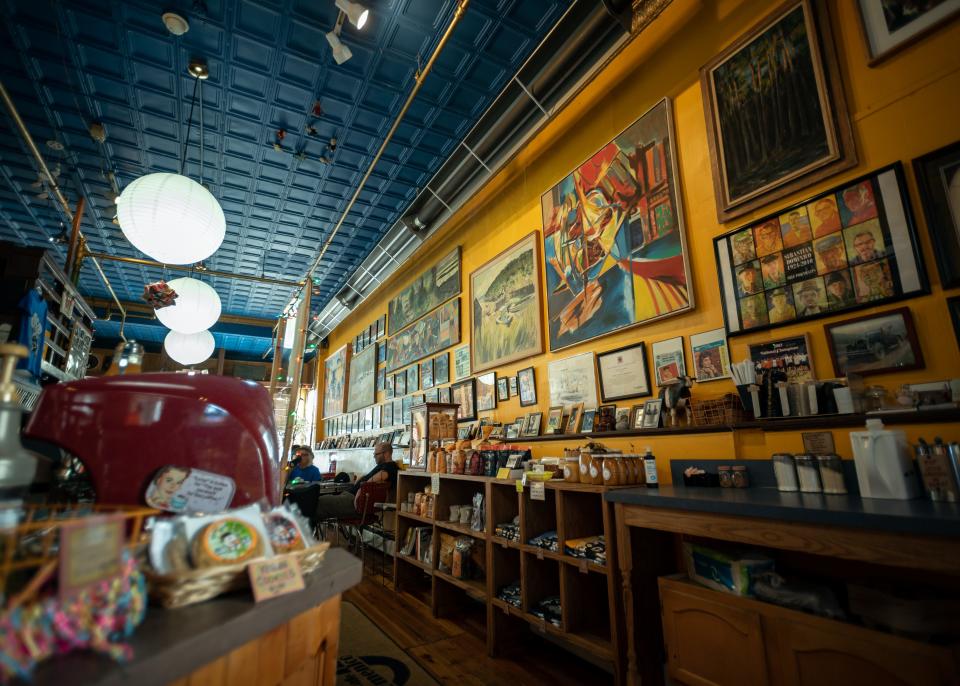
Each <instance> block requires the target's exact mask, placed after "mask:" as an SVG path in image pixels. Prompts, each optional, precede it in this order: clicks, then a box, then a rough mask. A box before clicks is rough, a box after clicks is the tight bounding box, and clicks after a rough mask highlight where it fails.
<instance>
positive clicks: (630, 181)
mask: <svg viewBox="0 0 960 686" xmlns="http://www.w3.org/2000/svg"><path fill="white" fill-rule="evenodd" d="M676 159H677V158H676V153H675V150H674V143H673V115H672V111H671V107H670V101H669V100H667V99H664V100H661V101H660V102H659V103H658V104H656V105H654V107H653V108H652V109H650V110H649V111H648V112H646V113H645V114H643V115H642V116H641V117H640V118H639V119H638V120H637V121H635V122H634V123H633V124H631V125H630V126H629V127H628V128H627V129H625V130H624V131H623V132H621V133H620V134H619V135H618V136H616V137H615V138H614V139H613V140H612V141H610V142H609V143H608V144H607V145H605V146H604V147H603V148H602V149H601V150H599V151H598V152H596V153H595V154H594V155H593V156H592V157H590V159H588V160H586V161H585V162H583V164H581V165H580V166H578V167H577V168H576V169H574V170H573V171H572V172H571V173H570V174H569V175H567V176H566V177H565V178H563V179H561V180H560V182H559V183H557V184H556V185H555V186H554V187H553V188H551V189H550V190H548V191H547V192H546V193H544V194H543V196H542V197H541V198H540V206H541V211H542V215H543V246H544V270H545V271H546V290H545V291H544V292H545V293H546V301H547V330H548V334H549V341H550V350H560V349H562V348H566V347H569V346H571V345H576V344H578V343H583V342H584V341H589V340H591V339H594V338H597V337H599V336H604V335H606V334H609V333H611V332H613V331H618V330H621V329H624V328H627V327H630V326H636V325H638V324H642V323H647V322H651V321H654V320H656V319H661V318H663V317H667V316H670V315H674V314H678V313H680V312H685V311H687V310H689V309H691V308H692V307H693V289H692V288H691V282H690V268H689V265H688V264H687V251H686V239H685V238H684V224H683V211H682V206H681V202H680V191H679V184H678V180H677V178H678V177H677V168H676Z"/></svg>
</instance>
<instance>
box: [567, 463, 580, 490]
mask: <svg viewBox="0 0 960 686" xmlns="http://www.w3.org/2000/svg"><path fill="white" fill-rule="evenodd" d="M563 480H564V481H566V482H567V483H570V484H578V483H580V458H577V457H567V458H564V460H563Z"/></svg>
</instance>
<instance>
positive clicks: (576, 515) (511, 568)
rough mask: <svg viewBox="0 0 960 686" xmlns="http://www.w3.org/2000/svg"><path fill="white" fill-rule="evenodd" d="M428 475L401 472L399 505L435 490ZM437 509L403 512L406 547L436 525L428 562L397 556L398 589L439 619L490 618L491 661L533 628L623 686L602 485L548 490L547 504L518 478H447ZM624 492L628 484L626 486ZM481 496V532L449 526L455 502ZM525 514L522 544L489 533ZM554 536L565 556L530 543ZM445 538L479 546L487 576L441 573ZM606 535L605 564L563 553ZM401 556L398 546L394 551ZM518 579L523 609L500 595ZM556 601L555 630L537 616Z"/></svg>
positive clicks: (553, 484)
mask: <svg viewBox="0 0 960 686" xmlns="http://www.w3.org/2000/svg"><path fill="white" fill-rule="evenodd" d="M431 476H432V475H431V474H429V473H426V472H415V471H403V472H401V473H400V476H399V479H398V484H397V498H398V503H404V502H406V499H407V494H408V493H416V492H419V491H422V490H423V489H424V487H425V486H428V485H430V479H431ZM439 478H440V490H439V492H438V493H437V501H436V505H435V512H436V514H437V516H438V517H439V519H436V520H434V519H428V518H426V517H421V516H418V515H414V514H411V513H409V512H398V513H397V514H398V516H397V532H396V536H397V545H398V546H402V545H403V541H404V538H405V537H406V533H407V531H408V529H410V528H411V527H416V526H424V525H430V526H432V527H433V529H432V532H433V536H432V546H433V549H432V562H431V564H429V565H427V564H425V563H423V562H421V561H420V560H417V559H415V558H412V557H408V556H404V555H397V556H396V558H395V559H394V583H395V587H396V589H397V591H398V592H405V593H410V594H411V595H414V596H416V597H419V598H421V599H423V600H425V601H426V602H428V603H429V604H430V606H431V609H432V611H433V613H434V615H435V616H438V617H455V616H457V615H458V614H459V613H461V612H479V613H483V614H484V617H485V623H486V630H487V650H488V653H489V654H490V655H491V656H494V655H498V654H502V653H503V652H505V651H506V650H507V649H508V648H509V647H513V646H516V645H520V644H521V642H518V641H517V640H515V638H516V635H517V634H518V632H520V631H522V630H526V628H527V627H529V628H530V629H532V630H533V631H535V632H537V633H539V634H541V635H543V636H546V637H548V638H549V639H551V640H552V641H554V642H555V643H559V644H560V645H563V646H564V647H566V648H567V649H569V650H571V651H572V652H574V653H577V654H579V655H581V656H582V657H584V658H586V659H589V660H591V661H593V662H595V663H601V664H606V665H607V666H609V668H610V669H611V670H612V671H613V673H614V675H615V677H616V681H617V683H624V681H623V677H624V673H625V667H626V665H625V664H624V663H623V655H624V654H625V653H624V650H623V646H624V644H623V638H624V636H625V632H624V629H623V626H622V612H621V611H620V610H619V605H620V596H619V592H620V582H619V578H618V575H619V571H618V569H617V565H616V563H615V562H616V536H615V530H614V518H613V508H612V506H611V504H609V503H606V502H605V501H604V500H603V494H604V493H605V492H606V491H607V490H609V489H608V488H607V487H603V486H592V485H580V484H567V483H564V482H558V481H549V482H547V483H546V489H545V499H544V500H543V501H537V500H532V499H531V497H530V490H529V489H525V490H524V492H523V493H522V494H521V493H518V492H517V490H516V483H515V481H512V480H510V481H505V480H498V479H495V478H491V477H483V476H467V475H460V474H441V475H439ZM624 488H628V487H624ZM478 492H480V493H483V495H484V508H485V511H484V515H485V518H484V529H483V531H473V530H471V529H470V527H469V525H462V524H460V523H459V522H457V523H453V522H449V521H444V520H445V518H446V515H448V514H449V512H450V506H451V505H460V504H466V503H468V502H470V501H471V500H472V498H473V494H474V493H478ZM517 515H519V516H520V542H519V543H518V542H515V541H510V540H507V539H504V538H501V537H498V536H494V535H493V531H494V528H495V527H496V525H497V524H498V523H501V522H507V521H511V520H512V519H513V518H514V517H515V516H517ZM553 530H555V531H556V532H557V537H558V540H559V544H560V546H559V552H553V551H549V550H544V549H542V548H537V547H536V546H532V545H529V544H527V541H529V540H530V539H531V538H533V537H534V536H537V535H538V534H541V533H544V532H545V531H553ZM440 534H450V535H454V536H459V535H466V536H471V537H472V538H474V539H477V540H478V541H479V542H480V543H481V545H482V546H483V553H484V554H483V558H484V560H485V569H484V574H483V577H482V578H481V579H469V580H465V579H457V578H455V577H453V576H451V575H450V574H447V573H445V572H442V571H440V570H439V569H438V568H437V561H438V559H439V540H440V539H439V537H440ZM598 534H603V535H604V536H605V539H606V545H607V564H606V565H599V564H596V563H594V562H590V561H587V560H581V559H578V558H575V557H572V556H570V555H567V554H565V553H564V552H563V550H564V543H565V541H567V540H569V539H574V538H582V537H584V536H592V535H598ZM398 549H399V548H398ZM518 580H519V582H520V588H521V606H520V607H514V606H513V605H510V604H508V603H506V602H504V601H503V600H500V599H499V598H497V592H498V591H499V590H500V589H501V588H502V587H504V586H506V585H508V584H511V583H515V582H516V581H518ZM551 595H557V596H559V597H560V604H561V608H562V613H563V617H562V621H561V626H559V627H558V626H554V625H553V624H551V623H550V622H547V621H544V620H542V619H540V618H539V617H536V616H535V615H533V614H532V613H531V610H532V609H533V608H534V606H535V605H536V603H537V602H539V601H540V600H542V599H543V598H545V597H548V596H551Z"/></svg>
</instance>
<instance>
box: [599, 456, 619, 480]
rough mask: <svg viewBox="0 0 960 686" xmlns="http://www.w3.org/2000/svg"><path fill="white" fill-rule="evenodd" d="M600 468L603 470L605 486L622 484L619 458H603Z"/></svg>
mask: <svg viewBox="0 0 960 686" xmlns="http://www.w3.org/2000/svg"><path fill="white" fill-rule="evenodd" d="M600 468H601V471H602V472H603V485H604V486H617V485H619V484H620V479H619V474H618V472H617V458H615V457H605V458H603V460H601V462H600Z"/></svg>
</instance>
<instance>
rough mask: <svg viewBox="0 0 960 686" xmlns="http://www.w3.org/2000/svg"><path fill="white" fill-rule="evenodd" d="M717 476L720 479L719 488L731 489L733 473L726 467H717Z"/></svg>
mask: <svg viewBox="0 0 960 686" xmlns="http://www.w3.org/2000/svg"><path fill="white" fill-rule="evenodd" d="M717 476H718V477H719V479H720V487H721V488H733V471H732V470H731V469H730V467H729V466H728V465H722V466H720V467H717Z"/></svg>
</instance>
